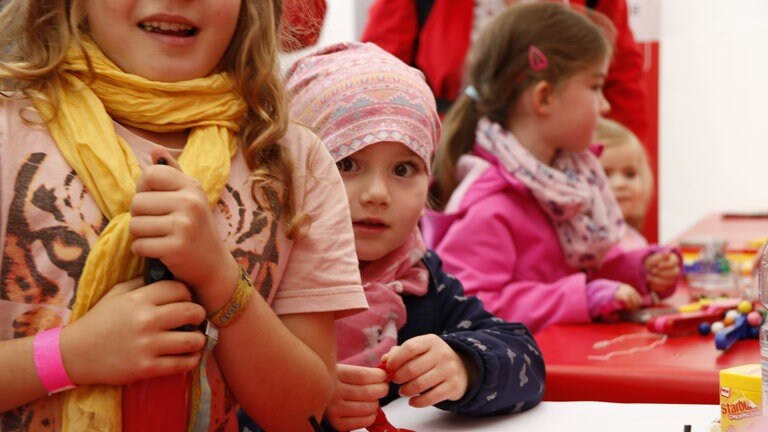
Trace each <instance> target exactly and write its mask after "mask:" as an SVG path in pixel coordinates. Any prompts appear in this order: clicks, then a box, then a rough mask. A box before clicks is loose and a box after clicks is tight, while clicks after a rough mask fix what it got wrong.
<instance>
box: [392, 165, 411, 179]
mask: <svg viewBox="0 0 768 432" xmlns="http://www.w3.org/2000/svg"><path fill="white" fill-rule="evenodd" d="M392 172H393V173H394V174H395V175H396V176H398V177H410V176H412V175H413V174H414V173H415V172H416V166H415V165H414V164H412V163H410V162H403V163H399V164H397V165H395V168H394V169H393V170H392Z"/></svg>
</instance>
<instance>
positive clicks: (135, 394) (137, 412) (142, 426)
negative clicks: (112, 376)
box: [123, 373, 190, 432]
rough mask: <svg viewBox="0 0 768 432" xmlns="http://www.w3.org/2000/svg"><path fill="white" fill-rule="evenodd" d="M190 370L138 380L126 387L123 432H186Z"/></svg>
mask: <svg viewBox="0 0 768 432" xmlns="http://www.w3.org/2000/svg"><path fill="white" fill-rule="evenodd" d="M189 385H190V380H189V373H182V374H175V375H167V376H163V377H158V378H153V379H148V380H143V381H138V382H135V383H133V384H129V385H126V386H124V387H123V432H186V431H187V422H188V420H189Z"/></svg>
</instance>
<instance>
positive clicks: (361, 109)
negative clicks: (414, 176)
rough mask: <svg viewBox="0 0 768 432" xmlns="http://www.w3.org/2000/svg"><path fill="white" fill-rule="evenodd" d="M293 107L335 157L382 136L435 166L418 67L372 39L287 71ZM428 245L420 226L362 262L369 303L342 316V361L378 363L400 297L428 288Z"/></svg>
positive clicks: (431, 109)
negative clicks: (380, 254)
mask: <svg viewBox="0 0 768 432" xmlns="http://www.w3.org/2000/svg"><path fill="white" fill-rule="evenodd" d="M286 84H287V87H288V93H289V95H290V96H291V101H290V105H289V111H290V114H291V116H292V118H293V119H294V120H297V121H299V122H300V123H303V124H305V125H307V126H309V127H311V128H314V130H315V131H316V132H317V134H318V135H319V136H320V139H322V140H323V142H324V143H325V145H326V147H327V148H328V150H329V151H330V153H331V155H332V156H333V158H334V160H336V161H337V162H338V161H340V160H341V159H344V158H345V157H347V156H349V155H351V154H353V153H355V152H357V151H359V150H361V149H363V148H365V147H367V146H369V145H371V144H375V143H378V142H382V141H391V142H399V143H402V144H403V145H405V146H406V147H408V148H409V149H411V150H412V151H413V152H414V153H416V154H417V155H419V156H421V158H422V159H423V160H424V164H425V165H426V167H427V170H428V171H429V170H430V168H431V158H432V154H433V153H434V151H435V147H436V145H437V140H438V135H439V132H440V120H439V117H438V115H437V109H436V107H435V99H434V96H433V95H432V92H431V91H430V89H429V87H428V86H427V83H426V81H424V76H423V75H422V73H421V72H419V71H418V70H416V69H414V68H411V67H410V66H408V65H406V64H405V63H403V62H402V61H400V60H399V59H398V58H396V57H394V56H392V55H391V54H389V53H387V52H385V51H384V50H382V49H381V48H379V47H378V46H376V45H374V44H370V43H366V44H364V43H358V42H345V43H341V44H336V45H332V46H329V47H326V48H323V49H321V50H319V51H317V52H315V53H313V54H310V55H308V56H307V57H304V58H302V59H299V60H298V61H297V62H296V63H295V64H294V65H293V66H292V67H291V69H290V70H289V71H288V75H287V83H286ZM425 251H426V248H425V246H424V242H423V240H422V238H421V232H420V231H419V229H418V227H414V228H413V232H412V233H411V235H410V236H409V237H408V239H406V241H405V242H404V243H403V244H402V245H400V246H399V247H397V248H396V249H395V250H393V251H391V252H389V253H388V254H387V255H386V256H384V257H383V258H381V259H379V260H377V261H373V262H367V263H364V264H361V266H360V273H361V276H362V280H363V287H364V289H365V295H366V298H367V299H368V305H369V309H368V310H367V311H365V312H361V313H359V314H356V315H353V316H350V317H346V318H342V319H339V320H337V321H336V341H337V356H338V359H339V361H340V362H341V363H346V364H353V365H359V366H370V367H375V366H377V365H378V364H379V363H380V362H381V356H382V355H384V354H386V353H387V352H388V351H389V350H390V348H392V347H393V346H395V345H397V332H398V330H399V329H400V328H401V327H402V326H403V324H405V321H406V309H405V304H404V303H403V299H402V297H401V296H403V295H416V296H421V295H424V294H425V293H426V292H427V286H428V283H429V272H428V271H427V269H426V267H424V265H423V264H422V263H421V258H422V256H423V255H424V253H425Z"/></svg>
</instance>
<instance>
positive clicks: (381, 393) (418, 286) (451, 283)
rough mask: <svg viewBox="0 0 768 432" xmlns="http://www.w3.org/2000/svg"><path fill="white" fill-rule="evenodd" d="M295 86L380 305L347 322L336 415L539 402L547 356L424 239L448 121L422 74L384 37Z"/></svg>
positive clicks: (303, 67) (332, 408)
mask: <svg viewBox="0 0 768 432" xmlns="http://www.w3.org/2000/svg"><path fill="white" fill-rule="evenodd" d="M287 86H288V90H289V93H290V95H291V102H290V112H291V114H292V116H293V117H294V118H295V119H296V120H298V121H301V122H304V123H306V124H307V125H309V126H311V127H313V128H315V129H316V130H317V132H318V134H319V135H320V137H321V138H322V139H323V142H324V143H325V145H326V147H327V148H328V150H329V151H330V153H331V155H333V158H334V159H335V160H336V165H337V167H338V169H339V171H340V172H341V177H342V179H343V181H344V185H345V187H346V189H347V197H348V199H349V207H350V211H351V218H352V224H353V228H354V232H355V244H356V250H357V257H358V259H359V261H360V272H361V275H362V279H363V286H364V288H365V294H366V297H367V299H368V303H369V305H370V309H368V310H367V311H365V312H362V313H359V314H356V315H354V316H350V317H346V318H343V319H340V320H338V321H337V323H336V330H337V352H338V357H339V358H338V359H339V365H338V367H337V379H338V382H337V385H336V391H335V392H334V396H333V398H332V399H331V403H330V405H329V407H328V409H327V410H326V414H325V419H326V420H327V422H328V423H329V424H330V425H331V426H332V427H333V429H335V430H352V429H356V428H362V427H368V426H371V424H372V423H373V422H374V421H375V420H376V414H377V410H378V409H379V407H380V405H383V404H386V403H388V402H390V401H391V400H393V399H395V398H397V397H398V396H403V397H407V398H409V404H410V405H411V406H414V407H426V406H430V405H435V406H437V407H438V408H441V409H444V410H448V411H452V412H456V413H459V414H464V415H471V416H480V415H492V414H501V413H509V412H518V411H522V410H526V409H529V408H532V407H534V406H535V405H536V404H537V403H538V402H539V401H540V400H541V398H542V397H543V395H544V359H543V358H542V356H541V352H540V351H539V349H538V347H537V346H536V342H535V341H534V340H533V337H532V336H531V334H530V333H529V332H528V330H527V329H526V328H525V326H524V325H522V324H520V323H511V322H505V321H503V320H500V319H498V318H496V317H494V316H493V315H491V314H490V313H488V312H487V311H486V310H485V309H484V308H483V305H482V303H481V302H480V301H479V300H478V299H477V298H475V297H466V296H465V295H464V291H463V289H462V286H461V282H460V281H459V280H457V279H455V278H454V277H452V276H451V275H449V274H447V273H445V272H444V271H443V270H442V267H441V262H440V257H439V256H437V254H435V253H434V252H432V251H429V250H427V249H426V248H425V246H424V244H423V241H422V237H421V232H420V230H419V228H418V221H419V218H420V216H421V214H422V211H423V209H424V204H425V203H426V199H427V191H428V185H429V177H430V172H431V166H432V155H433V153H434V150H435V147H436V145H437V140H438V136H439V131H440V121H439V119H438V115H437V110H436V107H435V101H434V97H433V96H432V92H431V91H430V90H429V87H428V86H427V83H426V82H425V81H424V77H423V75H422V74H421V72H419V71H418V70H416V69H414V68H411V67H409V66H407V65H406V64H405V63H403V62H402V61H400V60H399V59H397V58H396V57H394V56H392V55H391V54H388V53H387V52H385V51H384V50H382V49H381V48H379V47H378V46H376V45H374V44H370V43H367V44H361V43H341V44H336V45H332V46H329V47H326V48H323V49H321V50H319V51H317V52H315V53H311V54H310V55H308V56H306V57H303V58H301V59H299V60H298V61H297V62H296V64H294V66H293V67H292V68H291V69H290V70H289V72H288V75H287ZM388 375H389V376H388Z"/></svg>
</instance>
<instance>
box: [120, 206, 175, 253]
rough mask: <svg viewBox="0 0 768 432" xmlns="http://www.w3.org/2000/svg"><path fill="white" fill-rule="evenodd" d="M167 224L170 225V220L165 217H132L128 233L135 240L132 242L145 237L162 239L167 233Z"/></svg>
mask: <svg viewBox="0 0 768 432" xmlns="http://www.w3.org/2000/svg"><path fill="white" fill-rule="evenodd" d="M169 224H172V219H171V218H170V217H168V216H167V215H163V216H133V217H132V218H131V221H130V223H129V224H128V232H130V233H131V236H133V237H134V238H135V239H134V242H135V241H136V240H139V239H143V238H146V237H163V236H166V235H168V233H169V227H168V226H169ZM135 252H136V251H134V253H135Z"/></svg>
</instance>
